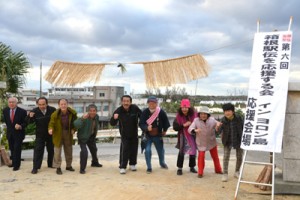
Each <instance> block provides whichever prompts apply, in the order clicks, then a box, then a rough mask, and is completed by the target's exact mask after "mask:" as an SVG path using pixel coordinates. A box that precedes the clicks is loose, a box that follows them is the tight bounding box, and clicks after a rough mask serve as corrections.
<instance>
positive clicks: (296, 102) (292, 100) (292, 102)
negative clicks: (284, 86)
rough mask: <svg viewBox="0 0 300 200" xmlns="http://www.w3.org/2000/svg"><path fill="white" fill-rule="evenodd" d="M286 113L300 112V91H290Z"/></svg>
mask: <svg viewBox="0 0 300 200" xmlns="http://www.w3.org/2000/svg"><path fill="white" fill-rule="evenodd" d="M286 113H287V114H296V113H298V114H299V113H300V92H294V91H289V93H288V98H287V104H286Z"/></svg>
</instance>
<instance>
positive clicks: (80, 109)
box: [73, 107, 83, 113]
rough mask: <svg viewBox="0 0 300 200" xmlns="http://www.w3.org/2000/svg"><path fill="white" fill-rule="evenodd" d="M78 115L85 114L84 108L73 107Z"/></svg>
mask: <svg viewBox="0 0 300 200" xmlns="http://www.w3.org/2000/svg"><path fill="white" fill-rule="evenodd" d="M73 108H74V110H76V112H77V113H83V107H73Z"/></svg>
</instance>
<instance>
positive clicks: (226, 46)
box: [201, 38, 253, 54]
mask: <svg viewBox="0 0 300 200" xmlns="http://www.w3.org/2000/svg"><path fill="white" fill-rule="evenodd" d="M250 41H253V38H252V39H249V40H244V41H240V42H237V43H234V44H229V45H225V46H222V47H218V48H216V49H211V50H207V51H203V52H202V53H201V54H206V53H210V52H213V51H218V50H221V49H225V48H228V47H233V46H239V45H241V44H244V43H248V42H250Z"/></svg>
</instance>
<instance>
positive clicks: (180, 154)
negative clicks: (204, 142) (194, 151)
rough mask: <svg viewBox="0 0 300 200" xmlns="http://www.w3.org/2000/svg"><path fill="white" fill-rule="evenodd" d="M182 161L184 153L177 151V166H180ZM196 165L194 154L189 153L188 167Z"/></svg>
mask: <svg viewBox="0 0 300 200" xmlns="http://www.w3.org/2000/svg"><path fill="white" fill-rule="evenodd" d="M183 162H184V154H183V153H180V152H179V153H178V157H177V167H178V168H182V167H183ZM195 166H196V155H189V167H195Z"/></svg>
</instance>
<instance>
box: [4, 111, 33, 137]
mask: <svg viewBox="0 0 300 200" xmlns="http://www.w3.org/2000/svg"><path fill="white" fill-rule="evenodd" d="M26 115H27V111H26V110H24V109H23V108H20V107H16V111H15V116H14V121H13V122H11V121H10V108H9V107H6V108H4V109H3V119H4V122H5V124H6V127H7V131H6V136H7V139H9V138H10V137H11V136H12V135H13V134H15V135H17V136H18V137H20V138H23V139H24V138H25V128H26V121H25V117H26ZM16 124H19V125H21V126H22V129H21V130H16V129H15V125H16Z"/></svg>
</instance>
